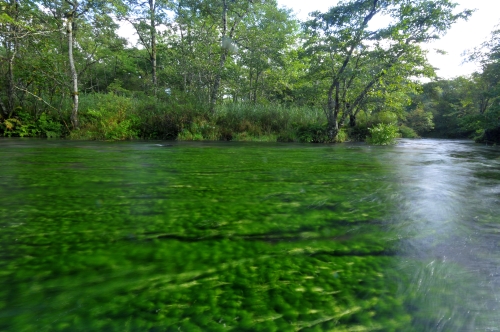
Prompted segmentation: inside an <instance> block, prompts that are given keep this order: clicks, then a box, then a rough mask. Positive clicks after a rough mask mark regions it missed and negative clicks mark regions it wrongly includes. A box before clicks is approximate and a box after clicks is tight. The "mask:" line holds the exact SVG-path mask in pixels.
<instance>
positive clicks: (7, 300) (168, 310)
mask: <svg viewBox="0 0 500 332" xmlns="http://www.w3.org/2000/svg"><path fill="white" fill-rule="evenodd" d="M499 203H500V149H499V148H498V147H488V146H483V145H478V144H474V143H472V142H470V141H459V140H432V139H424V140H400V141H399V142H398V144H397V145H395V146H388V147H379V146H368V145H365V144H337V145H307V144H266V143H258V144H257V143H233V142H226V143H218V142H217V143H215V142H199V143H197V142H193V143H184V142H182V143H181V142H171V143H165V142H148V141H141V142H78V141H57V140H25V139H0V249H1V250H0V331H16V332H18V331H500V204H499Z"/></svg>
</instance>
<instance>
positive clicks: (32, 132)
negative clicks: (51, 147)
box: [0, 111, 62, 138]
mask: <svg viewBox="0 0 500 332" xmlns="http://www.w3.org/2000/svg"><path fill="white" fill-rule="evenodd" d="M0 128H1V129H2V131H3V135H4V136H8V137H13V136H15V137H47V138H57V137H61V135H62V125H61V123H59V122H57V121H55V120H54V119H52V118H51V117H50V116H49V115H47V114H46V113H42V114H41V115H40V117H39V118H38V119H35V117H34V116H31V115H30V114H29V113H26V112H22V111H19V112H17V117H16V118H10V119H5V120H3V121H2V122H0Z"/></svg>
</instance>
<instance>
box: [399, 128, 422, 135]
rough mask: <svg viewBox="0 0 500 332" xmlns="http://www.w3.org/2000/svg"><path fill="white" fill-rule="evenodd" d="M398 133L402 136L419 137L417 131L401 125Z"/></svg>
mask: <svg viewBox="0 0 500 332" xmlns="http://www.w3.org/2000/svg"><path fill="white" fill-rule="evenodd" d="M399 133H400V134H401V137H403V138H419V137H420V136H418V134H417V132H416V131H415V130H413V129H412V128H410V127H407V126H405V125H402V126H400V127H399Z"/></svg>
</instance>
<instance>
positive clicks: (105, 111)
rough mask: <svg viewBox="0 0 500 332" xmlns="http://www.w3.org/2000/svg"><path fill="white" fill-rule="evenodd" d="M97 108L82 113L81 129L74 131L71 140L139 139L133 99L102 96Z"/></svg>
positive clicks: (109, 95) (99, 98)
mask: <svg viewBox="0 0 500 332" xmlns="http://www.w3.org/2000/svg"><path fill="white" fill-rule="evenodd" d="M97 107H98V109H88V110H86V111H82V113H81V117H80V119H81V125H80V129H78V130H74V131H72V132H71V133H70V138H72V139H91V140H125V139H133V138H137V137H138V133H139V131H138V130H137V123H138V120H139V119H138V117H137V116H135V115H134V114H132V113H131V109H132V100H131V99H129V98H126V97H119V96H115V95H112V94H108V95H100V96H99V97H98V102H97Z"/></svg>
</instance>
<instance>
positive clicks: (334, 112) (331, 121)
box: [326, 80, 340, 142]
mask: <svg viewBox="0 0 500 332" xmlns="http://www.w3.org/2000/svg"><path fill="white" fill-rule="evenodd" d="M339 89H340V83H339V82H338V81H335V80H334V81H333V82H332V85H331V86H330V89H329V90H328V105H327V110H326V119H327V127H326V133H327V136H328V140H329V141H330V142H334V141H335V139H336V138H337V135H338V133H339V124H338V121H337V118H338V114H339V109H340V105H339ZM334 91H335V99H334V98H333V92H334Z"/></svg>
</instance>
